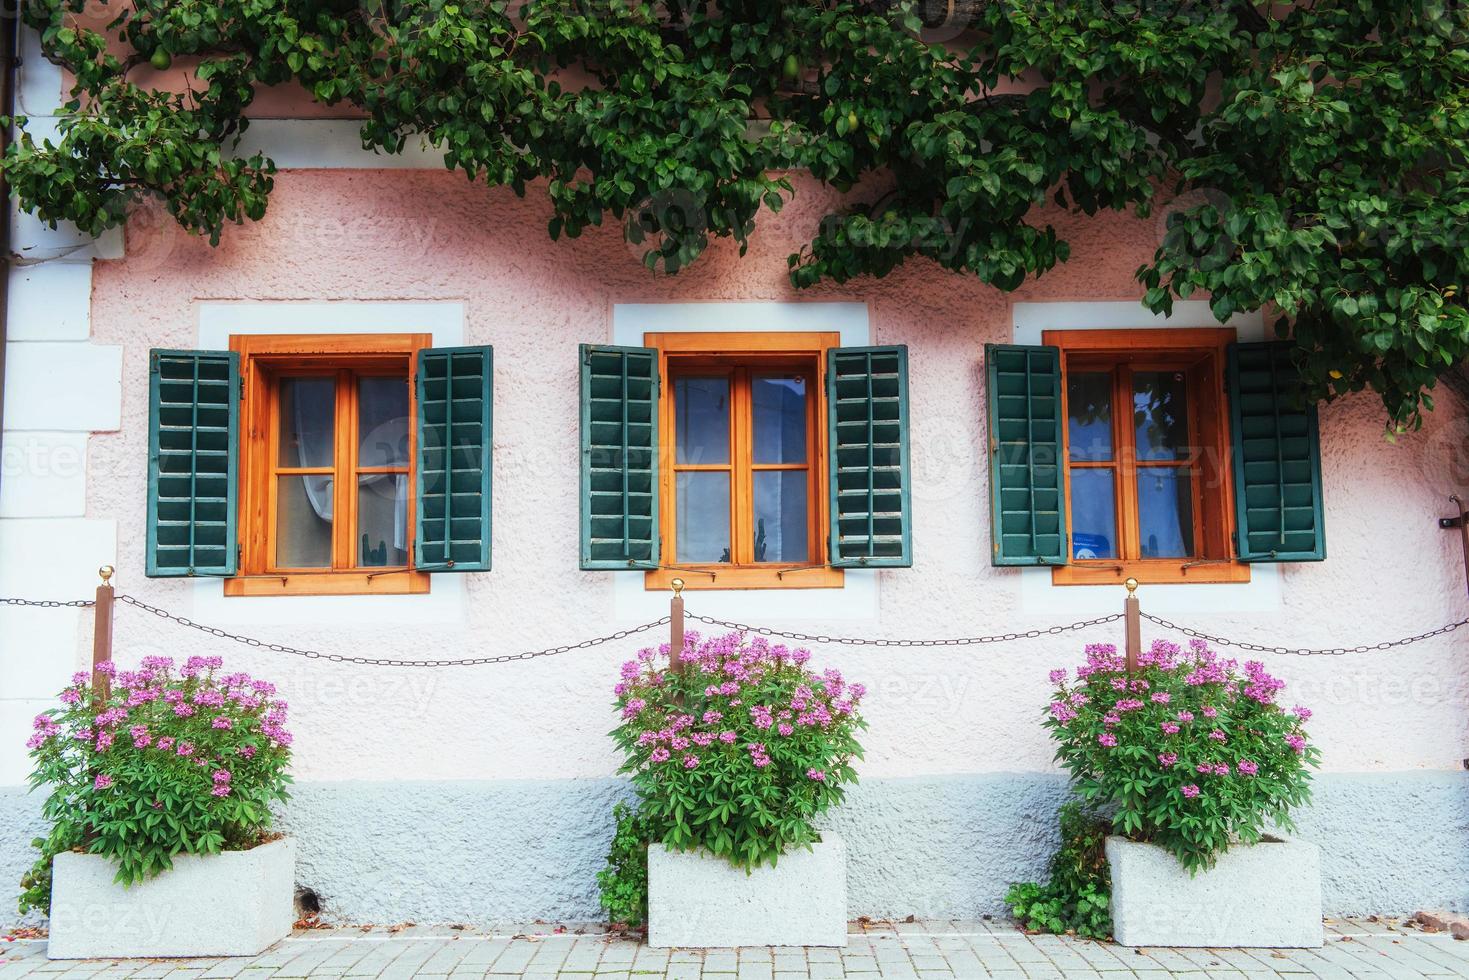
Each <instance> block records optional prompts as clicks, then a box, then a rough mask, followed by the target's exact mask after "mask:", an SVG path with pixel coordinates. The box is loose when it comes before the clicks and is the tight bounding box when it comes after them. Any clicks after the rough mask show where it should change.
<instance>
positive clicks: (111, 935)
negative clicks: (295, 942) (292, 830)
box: [46, 837, 296, 960]
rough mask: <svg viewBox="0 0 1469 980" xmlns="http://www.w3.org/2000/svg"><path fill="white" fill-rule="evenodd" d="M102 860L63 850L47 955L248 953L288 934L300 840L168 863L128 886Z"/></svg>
mask: <svg viewBox="0 0 1469 980" xmlns="http://www.w3.org/2000/svg"><path fill="white" fill-rule="evenodd" d="M116 873H117V868H116V866H115V865H114V864H113V863H112V861H111V860H110V859H108V858H104V857H100V856H98V855H95V854H77V853H74V852H70V851H68V852H67V853H65V854H58V855H56V857H55V859H54V860H53V863H52V882H51V922H50V930H51V933H50V941H49V943H48V944H47V946H46V955H47V956H48V957H50V958H51V959H53V960H74V959H94V958H107V959H112V958H120V957H133V956H147V957H162V956H254V955H255V954H257V953H261V952H263V951H264V950H265V949H267V948H268V947H270V946H271V945H273V944H274V943H276V942H279V941H280V940H282V939H284V938H285V937H286V936H287V935H289V934H290V932H291V925H292V923H293V922H294V920H295V897H296V896H295V890H296V843H295V841H293V840H291V839H290V838H288V837H287V838H281V839H280V840H275V841H272V842H270V843H269V844H262V845H261V846H260V847H256V848H252V849H251V850H248V851H226V852H224V853H222V854H213V855H207V856H203V857H200V856H196V855H189V854H183V855H179V856H178V857H176V858H174V859H173V870H172V871H165V872H164V873H163V874H161V875H159V876H158V877H156V878H149V879H147V880H145V881H143V882H141V883H139V884H136V885H133V886H132V887H130V888H125V887H123V886H122V885H119V884H117V883H116V882H114V881H113V880H112V876H113V875H114V874H116Z"/></svg>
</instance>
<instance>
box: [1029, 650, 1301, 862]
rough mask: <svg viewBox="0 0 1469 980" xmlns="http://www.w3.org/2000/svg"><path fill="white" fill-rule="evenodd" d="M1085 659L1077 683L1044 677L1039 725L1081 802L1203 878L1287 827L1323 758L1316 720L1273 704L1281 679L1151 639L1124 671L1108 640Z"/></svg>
mask: <svg viewBox="0 0 1469 980" xmlns="http://www.w3.org/2000/svg"><path fill="white" fill-rule="evenodd" d="M1086 652H1087V662H1086V663H1085V664H1083V665H1081V666H1080V667H1078V668H1077V670H1076V679H1075V681H1074V683H1068V680H1067V674H1066V671H1064V670H1055V671H1052V672H1051V680H1052V682H1053V683H1054V684H1055V685H1056V692H1055V695H1054V698H1053V700H1052V701H1051V704H1050V707H1049V708H1048V710H1047V713H1046V720H1045V726H1046V728H1048V729H1049V730H1050V733H1051V737H1052V738H1053V739H1055V741H1056V743H1057V748H1056V759H1057V760H1058V761H1059V762H1060V763H1061V764H1062V765H1064V766H1065V767H1066V768H1067V770H1069V771H1070V773H1071V779H1072V786H1073V788H1074V789H1075V791H1076V793H1077V795H1078V797H1080V799H1081V800H1083V801H1084V802H1085V803H1087V804H1088V805H1089V806H1093V807H1096V808H1098V809H1101V810H1103V811H1105V812H1108V813H1111V814H1112V827H1113V830H1114V832H1116V833H1118V834H1122V835H1123V836H1126V837H1128V838H1130V839H1131V840H1137V841H1148V842H1151V843H1154V844H1158V845H1159V846H1161V847H1164V848H1167V849H1168V850H1169V851H1170V852H1172V853H1173V855H1174V856H1175V857H1177V858H1178V860H1179V862H1180V863H1182V864H1183V866H1184V867H1186V868H1188V869H1189V871H1191V872H1198V871H1201V870H1204V869H1207V868H1210V867H1212V866H1213V864H1214V862H1215V861H1216V860H1217V859H1218V856H1219V854H1220V853H1222V852H1223V851H1224V850H1225V849H1226V848H1228V847H1230V846H1232V845H1233V844H1235V843H1245V844H1254V843H1257V842H1258V841H1259V840H1260V839H1261V838H1262V836H1263V835H1264V834H1265V833H1266V832H1268V831H1269V830H1270V829H1271V828H1272V826H1278V827H1280V828H1282V829H1286V830H1290V829H1293V825H1292V823H1291V819H1290V811H1291V809H1293V808H1294V807H1299V806H1302V805H1303V804H1305V803H1307V802H1309V800H1310V798H1311V772H1310V770H1311V768H1313V767H1315V766H1317V765H1318V764H1319V761H1320V750H1319V749H1317V748H1316V747H1315V746H1314V745H1311V744H1310V743H1309V742H1308V741H1307V738H1306V733H1305V728H1304V724H1305V722H1306V720H1307V719H1309V718H1310V717H1311V712H1310V711H1309V710H1308V709H1306V708H1304V707H1301V706H1299V705H1297V706H1296V707H1295V708H1293V709H1292V710H1290V711H1285V710H1283V709H1282V708H1281V707H1280V706H1279V705H1278V704H1276V698H1277V697H1278V696H1279V693H1280V691H1281V689H1282V688H1284V686H1285V684H1284V682H1283V681H1281V680H1279V679H1277V678H1275V677H1272V676H1270V674H1268V673H1266V671H1265V667H1264V665H1263V664H1261V663H1259V662H1258V661H1248V662H1246V663H1245V664H1244V665H1243V669H1240V665H1239V664H1238V663H1237V662H1236V661H1234V660H1221V659H1219V657H1217V656H1216V655H1215V654H1214V652H1213V651H1212V650H1210V649H1209V648H1208V646H1207V645H1206V644H1205V643H1204V642H1203V641H1201V640H1194V641H1192V643H1191V645H1190V648H1189V650H1188V651H1187V652H1183V651H1181V650H1180V649H1179V647H1178V645H1177V644H1174V643H1169V642H1167V641H1165V640H1158V641H1156V642H1154V644H1153V645H1152V647H1151V648H1150V649H1149V650H1146V651H1143V653H1142V655H1141V656H1140V657H1139V659H1138V667H1137V669H1136V670H1134V671H1131V672H1129V671H1128V670H1127V669H1126V664H1125V662H1124V661H1123V658H1122V657H1121V656H1119V655H1118V653H1117V649H1116V648H1115V647H1113V646H1111V645H1110V644H1093V645H1091V646H1088V647H1087V651H1086Z"/></svg>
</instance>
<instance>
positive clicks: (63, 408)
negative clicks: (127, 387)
mask: <svg viewBox="0 0 1469 980" xmlns="http://www.w3.org/2000/svg"><path fill="white" fill-rule="evenodd" d="M121 424H122V348H121V347H119V346H115V345H100V344H84V343H75V342H70V343H68V342H60V343H42V342H35V341H20V342H12V343H10V344H9V345H8V346H7V347H6V355H5V427H6V429H41V430H47V431H53V432H113V431H116V430H117V428H118V427H119V426H120V425H121Z"/></svg>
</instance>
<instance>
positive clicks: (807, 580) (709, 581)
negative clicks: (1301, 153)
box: [643, 565, 845, 592]
mask: <svg viewBox="0 0 1469 980" xmlns="http://www.w3.org/2000/svg"><path fill="white" fill-rule="evenodd" d="M676 578H681V579H683V582H684V589H685V590H687V591H690V592H697V591H701V590H705V589H840V588H841V587H842V583H843V582H844V581H845V579H844V577H843V571H842V569H840V568H828V567H826V566H824V565H818V566H815V567H813V566H810V565H777V566H774V567H761V568H753V567H750V566H743V567H736V566H732V565H709V566H703V567H696V566H691V567H689V568H687V569H669V568H658V569H654V570H653V571H650V572H647V573H646V574H645V576H644V580H643V587H644V588H645V589H647V590H648V591H649V592H663V591H667V590H668V589H671V588H672V587H673V580H674V579H676Z"/></svg>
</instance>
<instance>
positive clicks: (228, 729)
mask: <svg viewBox="0 0 1469 980" xmlns="http://www.w3.org/2000/svg"><path fill="white" fill-rule="evenodd" d="M174 667H175V665H174V660H173V659H172V658H170V657H158V656H149V657H144V658H143V659H142V661H141V662H140V664H139V667H138V669H137V670H119V669H118V668H117V666H116V665H115V664H113V663H111V662H105V663H101V664H98V665H97V667H96V671H97V673H98V674H100V675H103V676H105V677H109V678H111V679H112V684H111V687H112V690H111V693H110V695H109V697H108V699H107V700H106V701H105V702H104V701H101V700H100V699H98V698H97V697H96V695H95V694H94V693H93V691H92V676H91V675H90V674H88V673H86V672H78V673H76V674H74V675H73V676H72V678H71V685H70V686H69V687H67V688H66V689H65V690H64V691H63V692H62V694H61V696H60V701H61V703H62V705H64V706H65V707H64V708H63V709H61V711H59V712H57V711H53V712H48V713H46V714H42V715H39V716H37V717H36V720H35V726H34V727H35V731H34V733H33V734H32V736H31V738H30V739H29V740H28V741H27V743H26V745H27V747H28V748H29V749H31V750H32V752H33V753H42V752H49V751H51V748H50V747H48V743H50V742H51V741H52V740H53V739H56V738H57V737H58V736H60V735H61V734H62V732H63V724H62V722H63V721H64V722H66V727H67V728H68V729H69V738H68V739H67V742H68V743H69V744H72V745H76V746H79V747H80V751H82V753H83V756H82V758H81V759H80V760H79V765H80V766H81V767H82V769H83V770H84V771H91V772H96V771H97V770H98V769H99V768H102V769H104V770H106V769H111V770H113V771H112V772H107V771H103V772H101V773H100V774H98V775H97V776H96V778H95V779H94V780H93V781H92V784H91V785H92V788H93V789H94V790H97V791H103V790H111V789H117V788H118V784H117V779H118V778H119V777H118V776H117V773H118V772H120V771H126V770H125V769H121V768H119V767H118V766H115V765H109V764H108V760H109V759H110V758H112V757H113V756H114V755H116V754H117V753H118V752H120V751H122V750H123V749H124V748H126V750H127V751H128V752H134V751H137V752H144V753H146V755H144V756H143V758H144V759H146V760H150V761H158V762H162V761H163V760H165V759H173V760H178V762H187V763H189V764H190V768H189V770H188V771H193V770H194V769H195V768H196V767H197V768H200V769H206V770H212V776H211V778H210V781H209V784H208V786H209V790H208V791H209V793H210V794H211V795H213V796H217V797H223V796H228V795H229V794H230V792H231V787H232V785H233V784H232V782H231V781H232V779H233V778H234V776H233V773H232V772H231V771H230V770H229V769H228V768H227V767H226V766H225V765H224V761H223V757H224V755H225V754H226V753H228V754H231V755H233V756H236V757H240V758H243V759H246V760H250V759H254V758H255V757H256V755H257V754H258V752H259V751H261V749H262V748H265V749H270V750H273V751H283V750H284V749H285V748H286V747H287V746H289V745H290V744H291V738H292V736H291V733H290V732H289V731H288V730H287V729H286V719H287V706H286V703H285V702H284V701H282V700H274V699H272V696H273V695H274V694H275V690H276V689H275V686H274V685H272V684H270V683H268V682H265V681H258V680H254V679H252V678H251V677H250V676H249V675H248V674H244V673H237V674H229V675H225V676H216V671H218V670H220V669H221V668H222V667H223V661H222V660H221V658H219V657H190V658H189V659H188V660H186V661H185V662H184V664H183V666H181V667H179V668H178V669H177V671H176V672H175V669H174ZM58 719H61V720H60V721H59V720H58ZM165 731H172V732H174V734H162V732H165ZM182 734H188V736H189V737H187V738H185V737H180V736H181V735H182ZM124 738H125V739H126V741H121V740H122V739H124ZM175 764H178V763H177V762H176V763H175ZM281 764H282V765H283V764H284V759H282V760H281Z"/></svg>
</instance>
